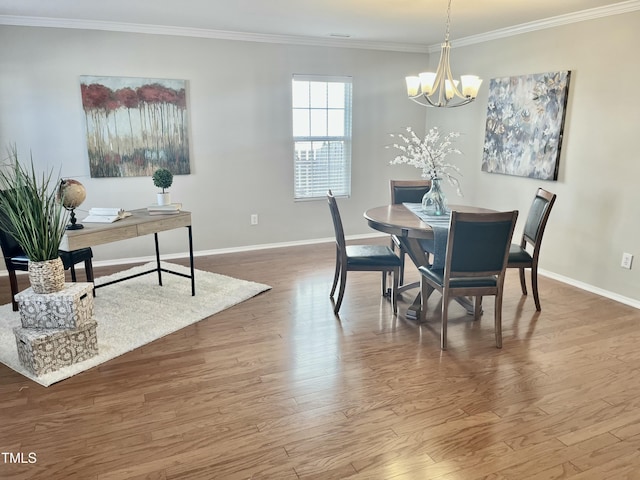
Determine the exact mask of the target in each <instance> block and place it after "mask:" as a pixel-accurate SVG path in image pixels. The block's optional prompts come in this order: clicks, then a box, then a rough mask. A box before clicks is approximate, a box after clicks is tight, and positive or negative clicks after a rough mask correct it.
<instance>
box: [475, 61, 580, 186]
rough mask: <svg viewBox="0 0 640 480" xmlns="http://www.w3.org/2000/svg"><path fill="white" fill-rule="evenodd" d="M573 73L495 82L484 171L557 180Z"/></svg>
mask: <svg viewBox="0 0 640 480" xmlns="http://www.w3.org/2000/svg"><path fill="white" fill-rule="evenodd" d="M570 77H571V72H570V71H561V72H548V73H538V74H533V75H522V76H517V77H504V78H494V79H491V82H490V83H489V101H488V106H487V124H486V129H485V140H484V149H483V158H482V171H484V172H490V173H502V174H506V175H517V176H521V177H529V178H537V179H540V180H557V179H558V165H559V160H560V147H561V145H562V135H563V129H564V120H565V115H566V109H567V108H566V107H567V97H568V92H569V79H570Z"/></svg>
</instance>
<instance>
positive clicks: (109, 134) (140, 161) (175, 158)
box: [80, 76, 191, 177]
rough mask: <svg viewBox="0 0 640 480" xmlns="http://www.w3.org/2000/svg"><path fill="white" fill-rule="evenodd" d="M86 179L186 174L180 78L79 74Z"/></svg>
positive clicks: (185, 125)
mask: <svg viewBox="0 0 640 480" xmlns="http://www.w3.org/2000/svg"><path fill="white" fill-rule="evenodd" d="M80 91H81V94H82V107H83V109H84V116H85V126H86V131H87V150H88V153H89V169H90V171H91V176H92V177H137V176H151V175H152V174H153V172H154V171H155V170H156V169H157V168H160V167H163V168H167V169H169V170H170V171H171V172H172V173H173V174H175V175H180V174H188V173H190V171H191V168H190V163H189V140H188V134H187V133H188V114H187V102H186V81H185V80H162V79H150V78H126V77H96V76H81V77H80Z"/></svg>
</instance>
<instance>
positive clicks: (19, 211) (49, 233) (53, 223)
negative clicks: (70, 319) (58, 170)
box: [0, 146, 69, 293]
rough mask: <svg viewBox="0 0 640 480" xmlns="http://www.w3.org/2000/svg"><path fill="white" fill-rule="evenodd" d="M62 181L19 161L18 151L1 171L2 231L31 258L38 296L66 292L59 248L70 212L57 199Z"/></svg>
mask: <svg viewBox="0 0 640 480" xmlns="http://www.w3.org/2000/svg"><path fill="white" fill-rule="evenodd" d="M58 183H59V179H58V178H57V177H54V175H53V171H49V172H45V173H37V172H36V170H35V167H34V165H33V158H31V162H30V165H29V166H24V165H22V164H21V163H20V162H19V160H18V153H17V150H16V147H15V146H13V147H10V148H9V158H8V159H7V161H6V162H4V164H3V165H2V166H1V167H0V190H1V192H0V227H1V228H2V229H3V230H5V231H6V232H7V233H9V234H10V235H11V236H12V237H13V238H14V239H15V240H16V242H17V243H18V245H20V247H21V248H22V250H23V251H24V253H25V255H26V256H27V257H28V258H29V281H30V283H31V287H32V288H33V290H34V292H36V293H53V292H57V291H60V290H62V289H63V288H64V266H63V264H62V260H61V259H60V255H59V253H58V248H59V246H60V241H61V240H62V237H63V236H64V234H65V226H66V224H67V221H68V216H69V214H68V212H67V211H66V210H65V209H64V207H63V205H62V202H60V200H59V199H58V198H57V186H58Z"/></svg>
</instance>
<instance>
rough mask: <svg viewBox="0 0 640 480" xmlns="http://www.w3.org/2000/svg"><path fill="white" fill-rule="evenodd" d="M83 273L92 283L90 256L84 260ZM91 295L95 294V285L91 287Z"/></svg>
mask: <svg viewBox="0 0 640 480" xmlns="http://www.w3.org/2000/svg"><path fill="white" fill-rule="evenodd" d="M84 273H85V275H86V277H87V282H89V283H93V263H92V262H91V259H90V258H88V259H86V260H85V261H84ZM93 296H94V297H95V296H96V289H95V287H94V288H93Z"/></svg>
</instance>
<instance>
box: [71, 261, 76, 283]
mask: <svg viewBox="0 0 640 480" xmlns="http://www.w3.org/2000/svg"><path fill="white" fill-rule="evenodd" d="M69 269H70V270H71V281H72V282H74V283H75V282H76V267H75V265H73V264H72V265H71V267H69Z"/></svg>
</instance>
